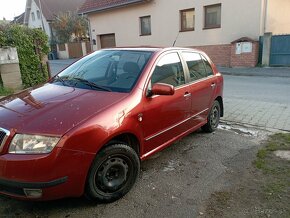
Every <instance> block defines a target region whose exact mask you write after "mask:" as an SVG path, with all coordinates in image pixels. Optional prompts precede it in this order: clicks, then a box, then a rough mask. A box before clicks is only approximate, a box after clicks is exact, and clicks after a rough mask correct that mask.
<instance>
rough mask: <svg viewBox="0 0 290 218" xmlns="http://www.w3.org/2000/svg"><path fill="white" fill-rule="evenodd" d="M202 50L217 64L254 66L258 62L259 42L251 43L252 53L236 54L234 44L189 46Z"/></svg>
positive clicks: (224, 65)
mask: <svg viewBox="0 0 290 218" xmlns="http://www.w3.org/2000/svg"><path fill="white" fill-rule="evenodd" d="M191 47H192V48H196V49H199V50H201V51H204V52H205V53H206V54H207V55H208V56H209V57H210V59H211V60H212V61H213V62H214V63H215V64H216V65H217V66H223V67H255V66H256V65H257V63H258V56H259V43H258V42H254V43H253V52H252V53H242V54H239V55H236V54H235V52H236V44H224V45H206V46H191Z"/></svg>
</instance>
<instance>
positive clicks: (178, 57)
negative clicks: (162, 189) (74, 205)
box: [0, 48, 223, 202]
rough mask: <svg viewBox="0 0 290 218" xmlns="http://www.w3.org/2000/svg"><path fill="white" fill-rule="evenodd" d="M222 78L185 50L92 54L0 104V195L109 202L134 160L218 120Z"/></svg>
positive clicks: (133, 170) (127, 181)
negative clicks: (88, 199) (79, 197)
mask: <svg viewBox="0 0 290 218" xmlns="http://www.w3.org/2000/svg"><path fill="white" fill-rule="evenodd" d="M222 94H223V77H222V75H221V74H220V73H219V72H218V71H217V69H216V67H215V65H214V64H213V63H212V62H211V60H210V59H209V58H208V57H207V55H206V54H205V53H203V52H200V51H197V50H193V49H186V48H116V49H105V50H100V51H96V52H94V53H92V54H90V55H88V56H86V57H84V58H82V59H80V60H79V61H77V62H75V63H74V64H72V65H71V66H69V67H67V68H66V69H64V70H63V71H62V72H61V73H59V74H58V75H56V76H55V77H53V78H52V79H51V80H50V81H49V82H48V83H46V84H44V85H42V86H40V87H38V88H35V89H31V90H25V91H23V92H21V93H19V94H17V95H15V96H10V97H8V98H6V99H5V100H4V101H2V103H1V105H0V106H1V107H0V127H1V128H0V193H1V194H3V195H8V196H11V197H14V198H18V199H32V200H51V199H58V198H64V197H78V196H81V195H83V194H85V195H86V196H87V197H89V198H90V199H93V200H96V201H101V202H112V201H115V200H117V199H119V198H121V197H122V196H124V195H125V194H126V193H127V192H128V191H129V190H130V189H131V187H132V186H133V184H134V183H135V181H136V179H137V177H138V175H139V171H140V161H141V160H145V159H146V158H148V157H149V156H151V155H153V154H154V153H156V152H158V151H160V150H162V149H164V148H165V147H167V146H168V145H170V144H172V143H173V142H174V141H176V140H178V139H180V138H182V137H183V136H186V135H187V134H189V133H191V132H193V131H195V130H197V129H199V128H202V129H203V130H204V131H206V132H213V131H214V130H215V129H216V128H217V126H218V123H219V119H220V117H221V116H223V99H222Z"/></svg>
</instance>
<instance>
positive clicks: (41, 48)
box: [0, 24, 49, 88]
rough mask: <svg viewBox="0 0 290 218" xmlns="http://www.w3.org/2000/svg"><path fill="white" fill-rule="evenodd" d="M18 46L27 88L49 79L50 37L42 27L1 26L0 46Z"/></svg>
mask: <svg viewBox="0 0 290 218" xmlns="http://www.w3.org/2000/svg"><path fill="white" fill-rule="evenodd" d="M5 46H11V47H16V48H17V52H18V57H19V65H20V71H21V78H22V82H23V85H24V86H25V88H27V87H31V86H34V85H37V84H40V83H43V82H45V81H46V80H47V79H48V70H47V66H46V63H42V60H43V58H44V57H45V56H46V55H47V54H48V52H49V47H48V37H47V35H46V34H45V32H43V31H42V30H40V29H29V28H28V27H26V26H20V25H15V24H14V25H2V26H0V47H5Z"/></svg>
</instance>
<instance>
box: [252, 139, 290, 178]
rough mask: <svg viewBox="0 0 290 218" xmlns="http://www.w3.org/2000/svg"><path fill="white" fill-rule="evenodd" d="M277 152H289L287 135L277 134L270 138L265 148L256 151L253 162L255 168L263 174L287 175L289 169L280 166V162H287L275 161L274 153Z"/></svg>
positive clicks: (289, 140) (289, 143)
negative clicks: (255, 157)
mask: <svg viewBox="0 0 290 218" xmlns="http://www.w3.org/2000/svg"><path fill="white" fill-rule="evenodd" d="M278 150H283V151H284V150H290V134H289V133H287V134H285V133H278V134H274V135H272V136H270V138H269V140H268V141H267V143H266V146H265V148H263V149H260V150H259V151H258V153H257V159H256V160H255V161H254V164H255V166H256V167H257V168H258V169H261V170H263V172H264V173H275V172H277V173H288V172H289V171H290V167H288V166H287V165H285V166H284V164H282V165H281V162H287V161H286V160H280V159H277V158H276V157H275V155H274V152H275V151H278ZM289 173H290V172H289Z"/></svg>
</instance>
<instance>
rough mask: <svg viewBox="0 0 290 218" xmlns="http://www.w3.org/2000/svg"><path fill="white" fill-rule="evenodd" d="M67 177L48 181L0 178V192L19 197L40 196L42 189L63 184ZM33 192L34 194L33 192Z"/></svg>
mask: <svg viewBox="0 0 290 218" xmlns="http://www.w3.org/2000/svg"><path fill="white" fill-rule="evenodd" d="M66 181H67V177H63V178H60V179H56V180H53V181H49V182H19V181H11V180H4V179H0V193H2V194H6V195H8V196H15V197H20V198H23V197H24V198H25V197H26V198H31V199H32V198H35V199H37V198H42V190H43V189H45V188H50V187H54V186H57V185H60V184H63V183H65V182H66ZM33 193H34V194H33Z"/></svg>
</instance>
